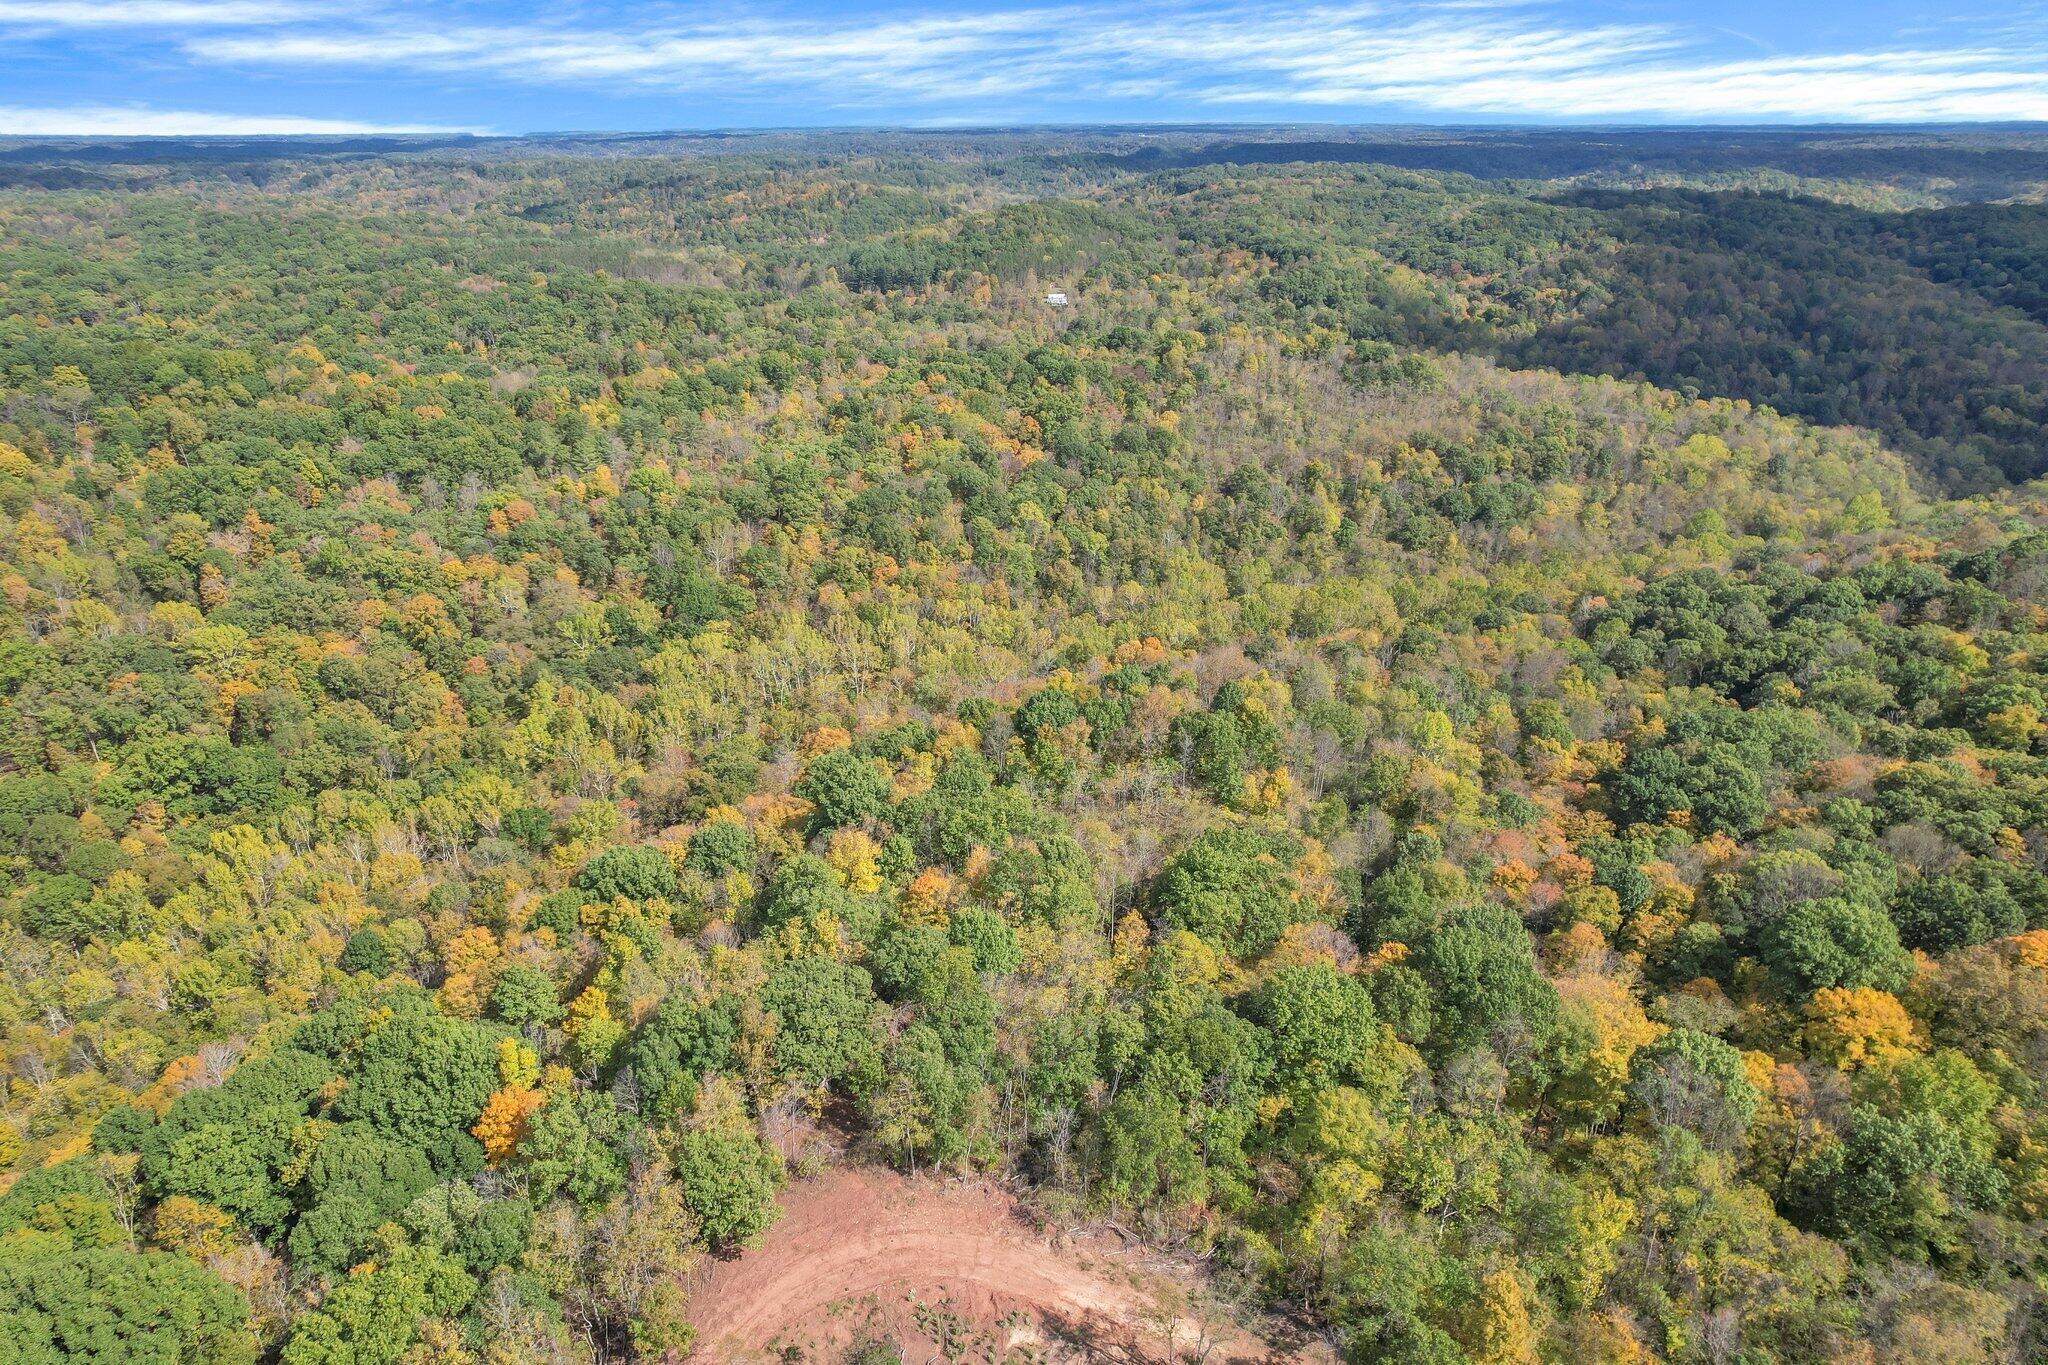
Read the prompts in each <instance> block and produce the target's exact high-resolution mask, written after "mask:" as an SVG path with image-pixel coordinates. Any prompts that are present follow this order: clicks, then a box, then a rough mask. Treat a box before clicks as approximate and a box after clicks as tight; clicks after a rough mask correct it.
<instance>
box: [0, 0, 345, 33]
mask: <svg viewBox="0 0 2048 1365" xmlns="http://www.w3.org/2000/svg"><path fill="white" fill-rule="evenodd" d="M335 13H336V10H335V9H334V8H333V7H332V6H328V5H299V4H283V3H280V4H266V3H259V2H258V0H76V3H73V0H0V26H5V27H23V26H26V27H33V28H41V29H61V28H86V29H117V28H132V29H193V28H258V27H263V26H267V25H272V24H289V23H295V22H298V21H300V20H303V19H306V18H308V17H326V16H332V15H334V14H335Z"/></svg>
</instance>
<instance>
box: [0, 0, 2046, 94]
mask: <svg viewBox="0 0 2048 1365" xmlns="http://www.w3.org/2000/svg"><path fill="white" fill-rule="evenodd" d="M323 3H325V0H299V3H287V4H281V5H277V6H270V5H259V4H255V3H252V0H135V2H134V3H126V4H124V3H120V2H119V0H82V3H79V4H59V3H56V2H55V0H0V27H4V26H5V25H6V24H7V23H9V22H17V23H24V22H30V21H31V20H37V19H40V21H42V22H50V23H59V22H69V23H71V24H73V25H74V26H80V27H89V26H113V25H117V24H127V25H130V26H133V27H137V28H150V29H152V30H153V31H154V32H155V33H157V34H159V35H161V37H162V38H163V40H164V41H165V42H167V43H172V44H175V45H176V46H178V47H179V48H181V49H182V51H183V52H184V54H185V55H186V56H187V57H188V58H190V59H192V60H194V61H196V62H198V63H200V64H202V65H204V66H210V67H221V66H226V67H230V68H233V69H236V70H251V71H262V72H270V73H277V72H286V71H304V70H308V69H332V70H337V71H347V72H349V73H351V74H374V75H377V76H380V77H389V76H390V75H392V74H393V73H398V72H412V73H415V74H423V75H430V76H436V77H441V76H480V77H488V78H492V79H496V80H500V81H506V82H516V83H520V84H528V85H556V86H564V87H574V88H578V89H583V90H598V91H608V92H628V93H633V94H637V95H641V96H646V95H650V94H673V95H677V96H684V95H688V96H698V97H701V96H705V95H711V96H721V95H727V94H743V95H749V96H755V97H773V96H775V95H778V94H789V95H792V96H796V97H800V102H801V103H802V104H803V105H804V106H806V107H811V108H815V107H818V106H819V105H820V104H823V105H825V106H827V107H837V108H841V109H855V110H858V109H875V110H890V111H900V116H904V117H914V118H920V119H930V118H939V119H945V118H949V117H957V116H959V115H960V113H961V112H962V111H974V112H976V113H978V112H979V111H982V110H985V109H988V108H991V107H1005V106H1006V105H1007V107H1013V108H1023V107H1031V108H1035V109H1040V110H1047V109H1058V108H1062V107H1074V108H1099V107H1101V105H1102V103H1103V102H1105V101H1118V102H1122V103H1125V104H1128V103H1130V102H1133V101H1145V100H1152V101H1157V102H1159V103H1160V104H1161V105H1162V107H1164V108H1175V109H1188V108H1200V107H1203V106H1208V107H1212V108H1215V109H1216V110H1218V111H1219V112H1223V111H1231V110H1237V109H1243V108H1246V107H1249V106H1257V107H1260V108H1262V109H1269V110H1283V109H1286V108H1289V107H1295V108H1300V109H1302V110H1304V111H1305V112H1306V111H1313V112H1316V113H1318V114H1329V113H1334V112H1336V111H1339V110H1347V109H1348V110H1371V111H1379V112H1384V111H1398V110H1408V111H1413V112H1415V113H1417V114H1426V115H1440V116H1449V115H1457V114H1470V115H1485V116H1493V115H1504V116H1525V117H1542V118H1601V119H1630V118H1645V119H1663V118H1670V119H1711V120H1728V121H1741V120H1751V119H1759V118H1786V119H1843V120H1901V121H1904V120H1918V119H1952V120H1970V119H1982V120H1999V119H2048V31H2043V32H2039V33H2034V34H2032V35H2031V36H2029V34H2028V31H2027V30H2025V29H2024V28H2015V27H2013V26H2010V25H2007V26H2004V27H2002V28H1991V29H1981V28H1980V29H1978V30H1976V32H1977V37H1976V38H1975V39H1974V40H1973V41H1970V42H1965V41H1963V40H1961V39H1959V40H1958V41H1957V42H1956V43H1955V44H1953V45H1939V44H1936V43H1933V42H1931V41H1930V40H1929V39H1928V38H1927V37H1926V36H1924V35H1923V36H1921V37H1918V38H1916V39H1915V40H1914V42H1913V45H1912V46H1911V47H1910V48H1906V47H1900V48H1888V47H1885V46H1883V45H1882V44H1879V43H1873V44H1872V45H1871V46H1870V47H1869V49H1868V50H1863V51H1854V52H1843V51H1835V52H1826V53H1821V54H1818V55H1780V54H1775V53H1764V54H1760V55H1754V56H1751V55H1749V54H1746V53H1745V54H1743V55H1742V56H1741V57H1740V58H1739V59H1738V58H1735V57H1731V56H1730V55H1728V52H1727V45H1726V43H1725V41H1721V40H1716V39H1715V37H1714V35H1715V33H1716V30H1712V29H1708V28H1692V27H1686V26H1683V25H1680V24H1677V23H1626V24H1624V23H1605V24H1592V25H1585V24H1576V23H1573V22H1571V20H1570V19H1569V17H1568V12H1567V11H1562V10H1560V9H1558V8H1557V7H1555V6H1546V5H1537V4H1530V3H1520V2H1518V0H1438V3H1434V4H1422V5H1415V4H1402V5H1398V6H1396V5H1394V4H1391V3H1375V0H1353V2H1352V3H1341V2H1338V3H1324V4H1293V5H1282V6H1271V5H1259V4H1256V3H1255V2H1254V0H1242V2H1241V3H1222V2H1219V0H1133V2H1132V3H1129V4H1126V5H1122V6H1110V5H1105V4H1102V3H1099V0H1088V3H1075V2H1074V0H1047V2H1046V3H1029V2H1028V0H1027V3H1024V4H1022V5H1019V6H1018V7H1016V8H1010V9H999V10H993V11H968V10H946V9H943V8H936V9H925V10H919V11H910V12H905V11H901V10H899V11H896V12H895V13H893V14H891V15H886V16H882V17H876V16H874V15H862V14H854V13H849V12H847V11H844V10H839V11H835V12H833V13H832V14H830V15H829V16H827V17H814V18H808V19H803V18H794V17H788V16H787V15H783V16H763V15H761V14H756V13H751V12H749V11H747V10H744V9H739V10H734V11H729V12H725V13H720V14H717V15H715V16H714V17H711V18H702V17H677V15H676V12H675V11H672V10H666V9H656V10H649V11H642V13H644V14H648V15H650V16H651V17H648V18H645V19H641V20H637V21H622V22H616V23H612V24H604V23H597V22H592V21H591V20H589V19H588V18H586V17H583V16H582V15H580V14H579V15H578V16H577V17H576V18H574V19H570V18H564V19H560V20H553V21H549V20H541V19H527V20H523V21H516V20H515V21H511V22H505V23H486V22H482V21H480V20H477V19H475V18H474V17H469V18H464V17H461V14H462V12H460V11H457V12H454V13H452V14H450V13H444V14H442V15H440V16H437V15H436V14H435V13H434V12H433V11H432V10H430V9H414V10H405V11H399V10H396V9H380V8H377V7H376V6H375V5H372V6H371V7H369V8H366V9H356V10H353V11H352V12H349V13H347V14H343V13H341V12H338V11H333V10H326V9H323V8H321V7H320V6H321V5H322V4H323ZM60 13H62V14H65V15H70V16H72V17H71V19H70V20H68V21H65V20H60V19H58V18H57V17H55V16H57V15H58V14H60ZM245 13H247V14H248V16H249V17H235V16H238V15H244V14H245ZM469 13H470V14H471V15H472V16H473V15H474V11H470V12H469ZM697 14H699V15H701V14H702V11H698V12H697ZM1561 16H1564V17H1561ZM1901 41H1903V40H1901Z"/></svg>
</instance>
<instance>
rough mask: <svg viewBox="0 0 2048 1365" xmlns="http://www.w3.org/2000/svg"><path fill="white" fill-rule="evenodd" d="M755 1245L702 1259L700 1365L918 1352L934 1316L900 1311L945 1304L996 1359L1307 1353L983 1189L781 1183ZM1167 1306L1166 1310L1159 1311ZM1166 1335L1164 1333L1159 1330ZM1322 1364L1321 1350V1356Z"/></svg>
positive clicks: (697, 1315) (1284, 1356) (895, 1178)
mask: <svg viewBox="0 0 2048 1365" xmlns="http://www.w3.org/2000/svg"><path fill="white" fill-rule="evenodd" d="M783 1210H784V1211H783V1216H782V1219H781V1221H780V1222H778V1223H777V1224H776V1225H775V1227H774V1228H772V1229H770V1231H769V1232H768V1234H767V1235H766V1236H765V1237H764V1238H763V1239H762V1241H761V1243H760V1245H758V1246H756V1247H753V1248H750V1249H749V1250H747V1251H745V1252H743V1253H741V1254H740V1255H739V1256H737V1257H735V1258H733V1259H731V1260H724V1261H712V1262H709V1263H707V1264H706V1266H705V1267H704V1268H703V1269H702V1270H700V1271H699V1272H698V1274H697V1275H696V1276H695V1277H693V1280H692V1282H691V1285H690V1307H691V1320H692V1321H693V1322H694V1323H695V1325H696V1327H697V1332H698V1338H697V1339H698V1347H697V1351H696V1354H695V1355H694V1356H693V1357H692V1358H693V1359H694V1360H700V1361H753V1360H764V1359H769V1358H776V1359H788V1358H789V1357H788V1356H787V1355H784V1354H783V1353H784V1352H786V1351H788V1350H789V1349H790V1348H795V1350H796V1351H797V1352H799V1355H798V1356H797V1358H799V1359H804V1360H813V1361H833V1360H837V1359H838V1358H839V1357H840V1355H841V1353H842V1352H843V1351H844V1350H845V1349H846V1348H847V1347H848V1346H849V1345H851V1344H853V1343H855V1342H857V1341H860V1340H863V1339H884V1340H892V1341H896V1342H898V1343H900V1344H902V1345H903V1346H904V1347H905V1351H904V1356H905V1359H906V1360H909V1361H917V1362H922V1361H924V1360H927V1359H930V1358H932V1357H931V1348H932V1346H933V1340H932V1334H931V1330H932V1324H931V1323H930V1322H929V1321H927V1322H926V1323H924V1324H923V1325H922V1327H921V1326H920V1324H919V1323H918V1321H917V1317H918V1315H917V1313H916V1312H915V1309H914V1308H913V1304H917V1303H922V1304H926V1305H942V1306H943V1307H944V1308H945V1309H946V1310H947V1311H949V1312H950V1313H951V1314H952V1315H953V1316H954V1317H955V1318H956V1320H957V1321H958V1322H959V1323H961V1324H962V1325H964V1326H965V1327H966V1328H968V1329H970V1330H972V1331H974V1332H978V1333H980V1334H982V1336H983V1338H984V1339H985V1340H986V1341H987V1342H988V1343H989V1345H991V1346H993V1347H995V1348H996V1355H997V1358H1001V1354H1002V1352H1003V1350H1004V1349H1005V1348H1007V1347H1012V1346H1015V1347H1028V1348H1029V1349H1030V1350H1031V1351H1032V1352H1034V1353H1035V1358H1036V1359H1039V1360H1047V1361H1060V1360H1112V1361H1133V1362H1135V1361H1167V1360H1171V1359H1176V1358H1185V1359H1195V1358H1196V1357H1197V1356H1199V1355H1200V1354H1201V1350H1202V1345H1203V1344H1204V1343H1206V1342H1213V1343H1214V1346H1213V1348H1212V1349H1210V1350H1209V1352H1208V1353H1207V1356H1206V1360H1207V1361H1209V1362H1223V1361H1236V1362H1249V1361H1280V1360H1302V1359H1312V1358H1315V1356H1314V1355H1313V1353H1311V1352H1307V1351H1305V1350H1304V1349H1303V1348H1302V1347H1300V1346H1298V1345H1297V1346H1283V1345H1276V1344H1274V1343H1271V1342H1268V1341H1266V1340H1265V1339H1263V1338H1261V1337H1259V1336H1257V1335H1256V1334H1254V1333H1253V1332H1252V1331H1250V1330H1248V1329H1246V1328H1243V1327H1238V1326H1234V1325H1231V1324H1229V1323H1225V1322H1218V1321H1217V1320H1216V1318H1215V1315H1214V1314H1210V1315H1207V1322H1208V1327H1207V1332H1206V1336H1205V1333H1204V1315H1202V1314H1200V1313H1198V1312H1196V1311H1194V1310H1192V1309H1190V1308H1189V1307H1188V1306H1187V1303H1188V1299H1187V1296H1186V1295H1185V1294H1184V1293H1183V1292H1178V1291H1179V1286H1178V1285H1177V1283H1176V1281H1175V1280H1174V1279H1173V1278H1172V1277H1171V1276H1170V1275H1168V1274H1167V1273H1165V1271H1164V1270H1163V1269H1160V1268H1156V1267H1148V1266H1144V1265H1141V1264H1139V1263H1137V1261H1136V1260H1135V1259H1134V1258H1130V1257H1126V1256H1125V1255H1123V1254H1122V1253H1120V1252H1116V1251H1106V1250H1103V1249H1101V1248H1100V1247H1099V1246H1098V1245H1096V1242H1095V1239H1087V1240H1085V1241H1084V1240H1082V1239H1068V1240H1067V1241H1066V1243H1065V1244H1064V1245H1055V1244H1054V1242H1053V1241H1052V1240H1051V1239H1050V1238H1048V1237H1046V1236H1045V1235H1043V1234H1041V1233H1039V1232H1037V1231H1036V1230H1034V1229H1033V1228H1031V1227H1030V1226H1029V1225H1027V1224H1026V1223H1024V1222H1023V1221H1022V1220H1021V1219H1019V1218H1018V1217H1017V1213H1016V1207H1015V1202H1014V1201H1013V1200H1012V1199H1011V1198H1010V1196H1008V1195H1007V1194H1005V1193H1004V1192H1003V1191H1001V1190H999V1189H997V1188H995V1187H993V1186H990V1185H987V1184H982V1183H964V1182H958V1181H940V1180H931V1179H909V1178H905V1177H903V1176H901V1175H898V1174H895V1173H893V1172H889V1171H881V1170H874V1169H868V1168H852V1169H841V1170H835V1171H833V1172H831V1173H830V1174H828V1175H825V1176H822V1177H820V1178H818V1179H816V1180H811V1181H806V1182H803V1183H801V1184H799V1185H797V1186H795V1187H794V1188H792V1189H791V1190H789V1191H788V1192H787V1194H786V1195H785V1197H784V1199H783ZM1174 1304H1178V1305H1179V1307H1178V1311H1176V1310H1175V1308H1173V1307H1168V1306H1167V1305H1174ZM1169 1336H1170V1339H1169ZM1325 1358H1326V1357H1325Z"/></svg>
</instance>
